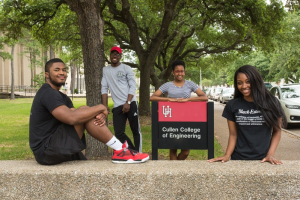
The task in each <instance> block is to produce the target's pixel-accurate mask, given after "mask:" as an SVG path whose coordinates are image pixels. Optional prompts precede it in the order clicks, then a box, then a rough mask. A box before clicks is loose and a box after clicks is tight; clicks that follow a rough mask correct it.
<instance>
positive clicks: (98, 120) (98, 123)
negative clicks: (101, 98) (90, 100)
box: [94, 111, 107, 126]
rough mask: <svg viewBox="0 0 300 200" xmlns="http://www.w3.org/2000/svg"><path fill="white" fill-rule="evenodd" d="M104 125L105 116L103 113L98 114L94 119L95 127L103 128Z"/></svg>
mask: <svg viewBox="0 0 300 200" xmlns="http://www.w3.org/2000/svg"><path fill="white" fill-rule="evenodd" d="M106 112H107V111H106ZM105 123H106V115H105V114H104V113H100V114H98V115H97V116H96V117H95V120H94V124H95V126H104V125H105Z"/></svg>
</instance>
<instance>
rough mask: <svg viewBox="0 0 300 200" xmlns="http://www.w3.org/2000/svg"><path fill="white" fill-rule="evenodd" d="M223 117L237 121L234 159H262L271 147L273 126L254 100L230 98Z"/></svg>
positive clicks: (232, 157)
mask: <svg viewBox="0 0 300 200" xmlns="http://www.w3.org/2000/svg"><path fill="white" fill-rule="evenodd" d="M222 116H223V117H225V118H226V119H228V120H230V121H233V122H235V124H236V129H237V141H236V145H235V149H234V151H233V153H232V155H231V159H232V160H260V159H263V158H264V157H265V156H266V155H267V153H268V151H269V148H270V143H271V133H272V127H269V126H268V125H267V124H266V123H265V120H264V118H263V115H262V113H261V112H260V110H258V108H257V106H256V105H255V104H254V103H253V102H248V101H246V100H245V99H244V98H236V99H232V100H230V101H229V102H228V103H227V104H226V106H225V108H224V111H223V114H222Z"/></svg>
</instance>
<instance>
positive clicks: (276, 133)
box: [261, 118, 282, 165]
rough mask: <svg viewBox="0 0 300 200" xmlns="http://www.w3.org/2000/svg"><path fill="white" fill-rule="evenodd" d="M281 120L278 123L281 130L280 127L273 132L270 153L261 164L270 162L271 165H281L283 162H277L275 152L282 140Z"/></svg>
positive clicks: (274, 128)
mask: <svg viewBox="0 0 300 200" xmlns="http://www.w3.org/2000/svg"><path fill="white" fill-rule="evenodd" d="M281 120H282V118H280V119H279V120H278V121H279V122H278V123H279V128H278V127H273V132H272V138H271V144H270V148H269V151H268V153H267V156H266V157H265V158H264V159H262V161H261V162H265V161H266V162H270V163H271V164H277V165H280V164H282V162H281V161H280V160H277V159H275V158H274V154H275V151H276V149H277V146H278V144H279V141H280V138H281Z"/></svg>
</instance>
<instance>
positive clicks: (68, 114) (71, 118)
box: [52, 104, 108, 125]
mask: <svg viewBox="0 0 300 200" xmlns="http://www.w3.org/2000/svg"><path fill="white" fill-rule="evenodd" d="M100 113H103V114H104V115H105V116H106V117H107V114H108V113H107V109H106V107H105V106H104V105H102V104H99V105H97V106H93V107H88V106H86V107H85V108H84V109H74V108H72V109H70V108H68V107H67V106H65V105H61V106H58V107H56V108H55V109H54V110H53V111H52V115H53V116H54V117H55V118H56V119H58V120H59V121H61V122H63V123H66V124H69V125H75V124H82V123H85V122H87V121H89V120H91V119H93V118H95V117H96V116H97V115H98V114H100Z"/></svg>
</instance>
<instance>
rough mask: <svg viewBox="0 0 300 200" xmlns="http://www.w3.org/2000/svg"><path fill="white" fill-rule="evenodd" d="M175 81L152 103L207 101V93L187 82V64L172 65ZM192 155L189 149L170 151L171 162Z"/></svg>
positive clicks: (181, 62) (164, 85)
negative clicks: (185, 77)
mask: <svg viewBox="0 0 300 200" xmlns="http://www.w3.org/2000/svg"><path fill="white" fill-rule="evenodd" d="M172 70H173V75H174V80H173V81H170V82H167V83H165V84H163V85H162V86H160V88H159V89H158V90H156V91H155V92H154V93H153V94H152V96H151V97H150V101H173V102H187V101H207V100H208V98H207V96H206V95H205V93H204V92H203V91H202V90H201V89H200V88H199V87H198V85H196V84H195V83H194V82H193V81H189V80H185V79H184V76H185V63H184V62H183V61H181V60H176V61H174V62H173V63H172ZM191 92H195V93H196V94H197V97H191ZM165 93H168V97H161V95H162V94H165ZM189 153H190V150H189V149H181V152H180V153H179V154H177V149H170V160H185V159H186V158H187V157H188V155H189Z"/></svg>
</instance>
